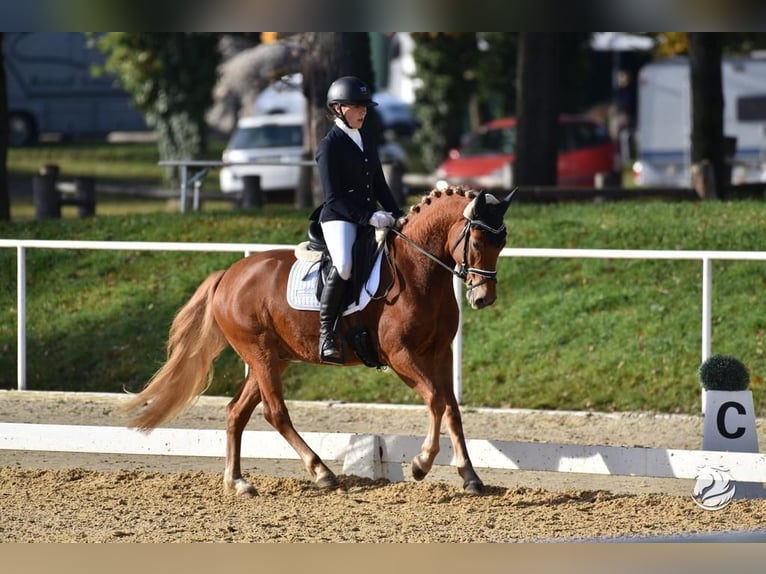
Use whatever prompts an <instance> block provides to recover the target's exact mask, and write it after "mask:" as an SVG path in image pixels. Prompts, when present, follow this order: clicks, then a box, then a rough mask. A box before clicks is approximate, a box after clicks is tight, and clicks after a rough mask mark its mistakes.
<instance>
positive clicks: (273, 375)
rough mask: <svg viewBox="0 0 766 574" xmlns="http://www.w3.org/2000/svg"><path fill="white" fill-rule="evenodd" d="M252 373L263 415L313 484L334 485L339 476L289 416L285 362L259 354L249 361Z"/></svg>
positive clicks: (333, 486) (326, 486)
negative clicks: (309, 443)
mask: <svg viewBox="0 0 766 574" xmlns="http://www.w3.org/2000/svg"><path fill="white" fill-rule="evenodd" d="M250 365H251V369H252V370H253V374H254V376H255V377H257V379H258V385H259V387H260V390H261V396H262V398H263V416H264V418H265V419H266V420H267V421H268V422H269V424H270V425H271V426H273V427H274V428H275V429H276V430H277V431H278V432H279V434H281V435H282V436H283V437H284V439H285V440H286V441H287V442H288V443H289V444H290V446H292V447H293V449H295V452H297V453H298V456H300V458H301V460H302V461H303V465H304V466H305V467H306V470H307V471H308V472H309V474H310V475H311V478H312V479H313V481H314V484H315V485H316V486H318V487H320V488H335V487H337V486H338V479H337V477H336V476H335V473H333V472H332V471H331V470H330V469H329V468H328V467H327V465H325V463H324V462H322V459H320V458H319V455H317V454H316V453H315V452H314V451H313V450H311V447H309V445H308V444H306V442H305V441H304V440H303V438H302V437H301V436H300V435H299V434H298V432H297V431H296V430H295V427H294V426H293V423H292V421H291V420H290V414H289V413H288V412H287V405H285V401H284V398H283V395H282V378H281V374H282V372H283V371H284V370H285V368H286V367H287V365H288V363H287V362H280V361H279V360H278V359H276V358H273V357H272V358H271V359H269V358H268V357H264V354H262V355H261V356H260V357H259V362H258V363H250Z"/></svg>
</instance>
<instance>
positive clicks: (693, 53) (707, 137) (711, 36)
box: [689, 32, 728, 197]
mask: <svg viewBox="0 0 766 574" xmlns="http://www.w3.org/2000/svg"><path fill="white" fill-rule="evenodd" d="M722 52H723V39H722V35H721V34H720V33H715V32H690V33H689V77H690V90H691V99H692V101H691V104H692V105H691V113H692V134H691V161H692V166H694V167H693V170H694V171H697V172H698V173H699V174H700V176H702V181H705V179H706V177H705V170H706V169H708V166H709V167H710V168H712V173H710V182H709V183H708V184H704V183H703V184H702V186H701V187H700V186H699V185H697V186H695V187H696V188H697V189H698V190H699V191H698V193H700V195H702V196H703V197H705V196H708V194H709V195H710V196H713V197H715V196H716V195H718V194H719V193H720V192H721V191H722V190H723V189H724V186H725V185H727V183H728V182H727V181H726V180H727V177H726V175H727V173H726V169H725V168H726V163H725V161H726V160H725V153H726V152H725V148H724V137H723V107H724V102H723V81H722V78H721V58H722ZM711 185H712V188H711V187H710V186H711Z"/></svg>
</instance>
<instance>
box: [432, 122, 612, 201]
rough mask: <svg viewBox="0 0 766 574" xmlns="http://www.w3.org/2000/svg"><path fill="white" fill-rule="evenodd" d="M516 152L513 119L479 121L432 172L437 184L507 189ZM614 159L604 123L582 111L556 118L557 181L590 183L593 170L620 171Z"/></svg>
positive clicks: (511, 179) (594, 173)
mask: <svg viewBox="0 0 766 574" xmlns="http://www.w3.org/2000/svg"><path fill="white" fill-rule="evenodd" d="M515 153H516V118H500V119H497V120H493V121H491V122H489V123H487V124H484V125H483V126H481V127H480V128H478V129H477V130H475V131H474V132H472V133H471V134H469V136H468V137H467V139H466V140H465V142H464V143H463V145H462V147H461V148H460V149H459V150H451V151H450V154H449V157H448V158H447V159H446V160H445V161H444V162H443V163H442V164H441V165H440V166H439V167H438V168H437V170H436V171H435V172H434V177H435V179H436V185H437V186H440V185H444V184H445V183H446V184H465V185H470V186H473V187H480V188H484V189H498V188H501V189H510V188H511V187H512V186H513V170H512V164H513V160H514V158H515ZM618 167H619V158H618V157H617V153H616V149H615V146H614V143H613V142H612V140H611V139H610V138H609V134H608V133H607V131H606V128H605V127H604V126H602V125H601V124H599V123H598V122H596V121H594V120H591V119H590V118H586V117H583V116H575V115H562V116H560V118H559V156H558V185H559V186H571V187H593V185H594V178H595V176H596V174H597V173H603V174H607V175H609V174H615V173H619V169H618Z"/></svg>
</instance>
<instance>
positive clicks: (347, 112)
mask: <svg viewBox="0 0 766 574" xmlns="http://www.w3.org/2000/svg"><path fill="white" fill-rule="evenodd" d="M340 111H341V114H343V115H344V116H345V117H346V121H347V122H348V125H350V126H351V127H352V128H354V129H357V130H358V129H360V128H361V127H362V124H363V123H364V119H365V118H366V117H367V106H347V105H345V104H343V105H341V106H340Z"/></svg>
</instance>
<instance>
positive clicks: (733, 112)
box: [633, 57, 766, 187]
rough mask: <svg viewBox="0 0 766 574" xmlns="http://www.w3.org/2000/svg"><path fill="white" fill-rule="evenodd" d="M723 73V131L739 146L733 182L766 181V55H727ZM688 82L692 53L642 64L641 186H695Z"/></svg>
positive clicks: (636, 168)
mask: <svg viewBox="0 0 766 574" xmlns="http://www.w3.org/2000/svg"><path fill="white" fill-rule="evenodd" d="M721 72H722V81H723V97H724V136H725V137H726V138H727V141H728V142H729V143H730V144H731V147H732V148H734V150H735V152H734V155H733V157H730V158H729V161H730V162H731V167H732V170H731V182H732V184H734V185H737V184H742V183H748V182H760V181H766V59H759V58H725V59H724V61H723V62H722V66H721ZM689 85H690V82H689V61H688V59H687V58H681V57H678V58H672V59H668V60H659V61H654V62H651V63H649V64H647V65H645V66H644V67H643V68H641V70H640V72H639V76H638V118H637V126H636V140H637V146H638V155H637V161H636V162H635V163H634V165H633V177H634V181H635V183H636V185H639V186H671V187H676V186H678V187H691V172H690V166H691V130H692V126H691V121H692V119H691V118H692V116H691V91H690V87H689ZM734 150H732V151H734Z"/></svg>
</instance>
